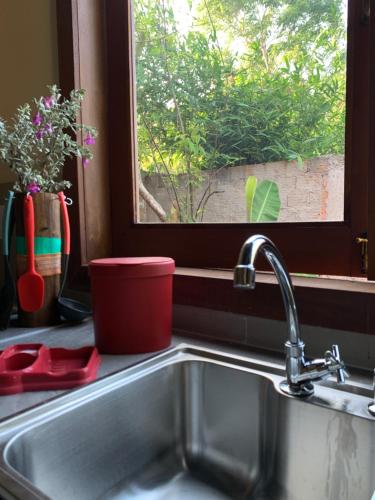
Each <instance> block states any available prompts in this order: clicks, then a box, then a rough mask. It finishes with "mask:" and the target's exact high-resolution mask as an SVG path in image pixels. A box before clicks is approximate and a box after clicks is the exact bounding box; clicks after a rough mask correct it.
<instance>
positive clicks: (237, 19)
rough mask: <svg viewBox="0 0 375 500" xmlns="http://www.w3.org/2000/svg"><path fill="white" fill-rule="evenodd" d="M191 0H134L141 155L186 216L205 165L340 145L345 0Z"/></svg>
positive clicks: (300, 154) (330, 150)
mask: <svg viewBox="0 0 375 500" xmlns="http://www.w3.org/2000/svg"><path fill="white" fill-rule="evenodd" d="M183 3H184V2H183V1H182V0H180V1H179V2H177V3H176V2H174V1H173V0H160V1H158V2H155V1H154V0H135V25H136V75H137V111H138V148H139V162H140V167H141V169H142V170H144V171H149V172H159V173H161V174H163V178H164V179H165V182H166V186H167V189H168V190H169V192H170V196H171V200H172V201H173V206H174V209H175V210H176V212H177V213H178V219H179V220H184V221H187V220H191V221H193V220H196V218H197V213H196V212H195V211H194V207H195V206H196V205H197V204H198V203H197V202H196V201H195V200H193V199H192V197H193V187H194V186H195V185H196V184H199V183H200V182H201V180H202V171H204V170H207V169H210V170H211V169H218V168H220V167H222V166H231V165H240V164H253V163H262V162H269V161H275V160H292V159H295V160H297V161H298V162H301V161H302V160H303V159H305V158H311V157H314V156H319V155H323V154H334V153H343V150H344V120H345V59H346V50H345V49H346V47H345V34H346V33H345V32H346V28H345V13H344V10H345V5H344V3H345V2H344V0H185V12H184V13H182V14H181V12H179V10H178V9H179V7H181V6H182V5H183ZM189 18H190V19H191V20H192V21H191V22H190V21H189ZM179 174H184V178H185V186H186V190H185V191H184V197H181V195H180V194H179V192H178V181H177V179H178V177H177V176H178V175H179ZM209 192H210V191H209ZM211 194H212V193H211ZM199 205H200V206H201V207H202V206H204V205H205V203H204V202H203V203H199ZM182 214H184V215H182Z"/></svg>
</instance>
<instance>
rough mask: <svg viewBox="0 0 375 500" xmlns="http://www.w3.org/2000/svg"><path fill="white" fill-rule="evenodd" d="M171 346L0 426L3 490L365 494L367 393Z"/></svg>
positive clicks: (104, 495)
mask: <svg viewBox="0 0 375 500" xmlns="http://www.w3.org/2000/svg"><path fill="white" fill-rule="evenodd" d="M282 375H283V374H282V372H280V370H279V369H278V368H277V367H274V366H272V365H263V364H260V363H259V362H254V361H252V360H249V359H247V358H241V357H232V356H226V355H223V354H220V353H217V352H215V351H211V350H205V349H197V348H194V347H189V346H181V347H179V348H176V349H174V350H172V351H170V352H167V353H164V354H162V355H159V356H157V357H155V358H153V359H152V360H149V361H147V362H145V363H142V364H140V365H138V366H136V367H132V368H130V369H128V370H125V371H124V372H121V373H117V374H115V375H113V376H111V377H109V378H107V379H104V380H101V381H98V382H96V383H94V384H91V385H90V386H87V387H84V388H82V389H79V390H77V391H74V392H73V393H71V394H69V395H67V396H63V397H60V398H58V399H56V400H55V401H52V402H51V403H48V404H46V405H44V406H43V407H40V408H36V409H34V410H32V411H29V412H27V413H25V414H23V415H20V416H18V417H17V418H15V419H13V421H11V422H8V423H4V424H3V425H0V443H2V454H1V460H0V494H1V495H2V496H3V497H4V498H20V499H22V500H27V499H29V498H30V499H35V498H52V499H54V500H55V499H56V500H60V499H61V500H62V499H69V500H81V499H82V500H83V499H89V500H94V499H143V500H148V499H152V500H154V499H155V500H156V499H158V500H159V499H160V500H161V499H168V500H170V499H171V500H173V499H177V500H185V499H186V500H199V499H258V500H266V499H275V500H276V499H277V500H279V499H280V500H281V499H282V500H324V499H327V500H328V499H329V500H345V499H347V500H352V499H356V500H362V499H363V500H365V499H366V500H370V499H371V496H372V494H373V492H374V490H375V474H374V472H375V465H374V464H375V427H374V425H375V424H374V419H373V418H371V417H370V416H367V413H366V408H367V403H368V398H366V397H364V396H362V395H358V394H350V393H347V392H343V391H335V390H334V389H331V388H327V387H323V386H317V389H316V395H315V396H312V397H310V398H308V399H307V400H302V401H301V400H297V399H294V398H291V397H288V396H286V395H284V394H281V393H280V392H279V389H278V383H279V382H280V380H281V379H282Z"/></svg>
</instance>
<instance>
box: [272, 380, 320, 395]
mask: <svg viewBox="0 0 375 500" xmlns="http://www.w3.org/2000/svg"><path fill="white" fill-rule="evenodd" d="M279 387H280V389H281V390H282V391H283V392H285V394H288V395H289V396H297V397H299V398H305V397H307V396H311V394H313V393H314V386H313V384H312V383H311V382H306V383H304V384H301V385H299V384H297V385H291V384H289V382H288V381H287V380H283V381H282V382H280V385H279Z"/></svg>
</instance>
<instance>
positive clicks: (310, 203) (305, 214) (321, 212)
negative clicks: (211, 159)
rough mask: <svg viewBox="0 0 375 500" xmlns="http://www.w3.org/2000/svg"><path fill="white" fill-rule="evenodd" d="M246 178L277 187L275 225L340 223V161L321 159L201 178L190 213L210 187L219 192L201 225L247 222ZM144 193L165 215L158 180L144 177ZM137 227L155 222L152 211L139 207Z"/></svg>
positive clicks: (165, 197)
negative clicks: (148, 194)
mask: <svg viewBox="0 0 375 500" xmlns="http://www.w3.org/2000/svg"><path fill="white" fill-rule="evenodd" d="M250 175H255V176H256V177H257V178H258V181H261V180H263V179H269V180H272V181H275V182H276V183H277V185H278V187H279V192H280V199H281V211H280V216H279V221H280V222H285V221H286V222H309V221H325V220H331V221H337V220H342V218H343V208H344V157H343V155H337V156H333V155H332V156H322V157H318V158H313V159H312V160H308V161H305V162H304V164H303V166H301V167H299V166H298V165H297V163H296V162H287V161H278V162H272V163H262V164H257V165H244V166H239V167H226V168H222V169H220V170H218V171H212V172H204V173H202V183H201V184H200V185H198V186H197V187H196V188H195V189H194V195H193V196H194V204H195V207H197V206H198V203H199V201H200V199H201V197H202V193H203V192H204V190H205V189H206V188H207V186H208V184H209V182H211V191H220V192H219V193H217V194H214V195H213V196H211V197H210V199H209V200H208V202H207V205H206V208H205V210H204V216H203V222H247V221H246V200H245V183H246V179H247V178H248V176H250ZM143 182H144V185H145V186H146V188H147V189H148V190H149V191H150V193H152V195H153V196H154V197H155V198H156V199H157V200H158V202H159V203H160V204H161V205H162V206H163V208H164V209H165V210H166V212H167V213H169V212H170V209H171V206H172V203H171V198H170V196H169V195H168V192H167V190H166V188H165V185H164V182H163V178H162V177H161V176H159V175H156V174H151V175H144V176H143ZM179 184H180V189H179V192H180V196H181V199H183V198H184V197H185V196H186V188H185V186H186V178H185V177H184V176H181V177H180V179H179ZM140 214H141V215H140V217H141V221H142V222H159V219H158V218H157V217H156V216H155V214H154V213H153V212H152V211H151V209H150V208H149V207H147V206H145V204H144V203H143V202H142V203H141V206H140Z"/></svg>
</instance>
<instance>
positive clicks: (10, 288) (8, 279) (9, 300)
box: [0, 191, 16, 330]
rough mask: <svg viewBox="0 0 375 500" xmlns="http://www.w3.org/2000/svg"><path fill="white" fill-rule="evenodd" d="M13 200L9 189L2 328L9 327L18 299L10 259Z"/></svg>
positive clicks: (0, 308)
mask: <svg viewBox="0 0 375 500" xmlns="http://www.w3.org/2000/svg"><path fill="white" fill-rule="evenodd" d="M13 200H14V193H13V191H8V196H7V198H6V200H5V207H4V213H3V227H2V240H3V242H2V250H3V263H4V284H3V286H2V288H1V290H0V330H5V329H6V328H8V326H9V320H10V315H11V312H12V307H13V304H14V302H15V300H16V285H15V281H14V278H13V275H12V270H11V268H10V261H9V248H10V243H9V242H10V237H11V236H12V232H13V231H12V230H13Z"/></svg>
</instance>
